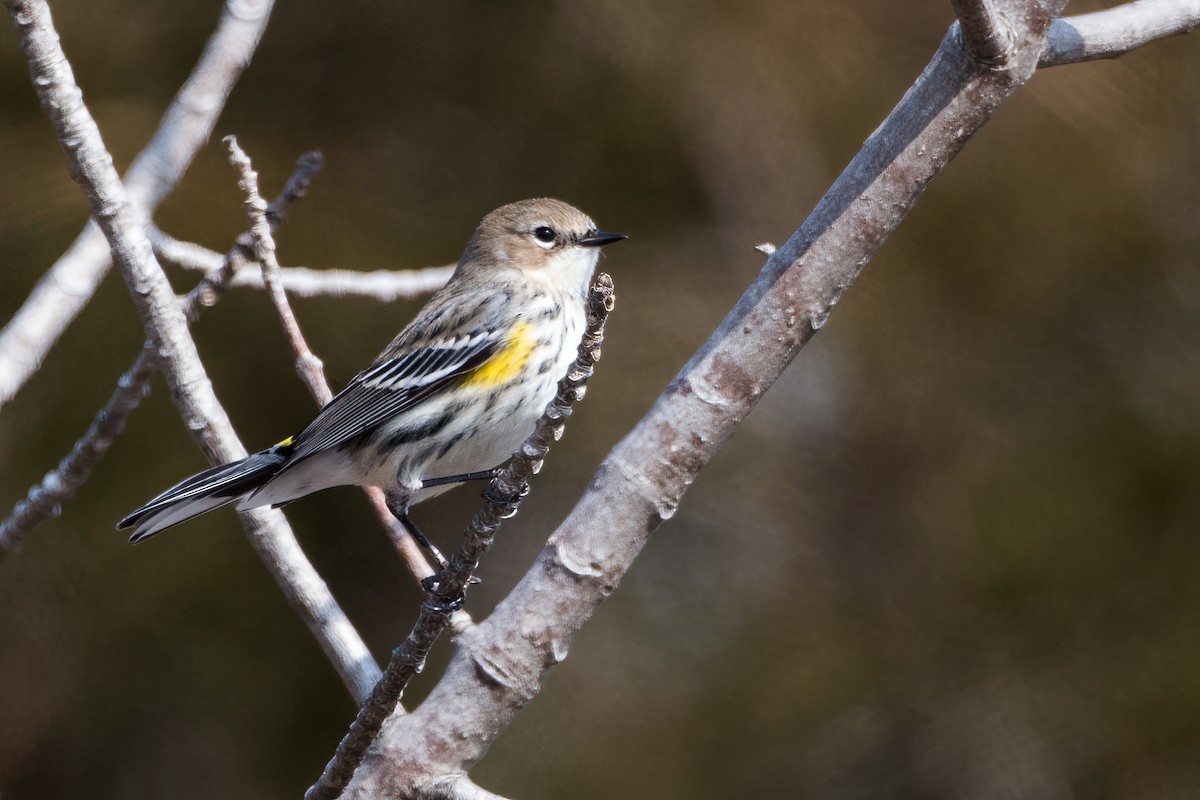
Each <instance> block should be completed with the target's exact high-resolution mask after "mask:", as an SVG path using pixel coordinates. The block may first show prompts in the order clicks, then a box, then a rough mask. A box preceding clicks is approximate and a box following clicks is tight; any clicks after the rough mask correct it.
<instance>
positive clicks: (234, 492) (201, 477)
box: [117, 447, 288, 542]
mask: <svg viewBox="0 0 1200 800" xmlns="http://www.w3.org/2000/svg"><path fill="white" fill-rule="evenodd" d="M287 461H288V458H287V455H286V452H281V448H278V447H272V448H270V449H268V450H263V451H262V452H260V453H254V454H253V455H250V456H246V457H245V458H243V459H242V460H241V461H234V462H233V463H231V464H222V465H221V466H219V467H213V468H212V469H206V470H204V471H203V472H198V473H196V474H195V475H193V476H192V477H190V478H188V479H187V480H185V481H182V482H181V483H178V484H176V485H175V486H172V487H171V488H170V489H167V490H166V491H165V492H163V493H162V494H160V495H159V496H158V497H156V498H154V499H153V500H151V501H150V502H149V503H146V505H144V506H142V507H141V508H139V509H138V510H137V511H134V512H133V513H132V514H130V515H129V516H128V517H126V518H125V519H123V520H121V521H120V522H118V523H117V529H118V530H124V529H126V528H133V529H134V531H133V535H132V536H130V537H129V541H131V542H140V541H142V540H143V539H145V538H147V537H150V536H153V535H154V534H156V533H158V532H159V531H162V530H165V529H167V528H169V527H171V526H172V525H178V524H179V523H180V522H184V521H185V520H189V519H191V518H192V517H196V516H199V515H201V514H203V513H205V512H206V511H212V510H213V509H214V508H220V507H221V506H226V505H229V504H230V503H234V502H237V501H238V500H240V499H241V498H243V497H245V496H246V495H247V494H249V493H250V492H253V491H254V490H255V489H258V488H259V487H261V486H262V485H263V484H265V483H266V482H267V481H269V480H271V478H273V477H275V476H276V475H278V474H279V471H280V470H282V469H283V467H284V465H285V464H287Z"/></svg>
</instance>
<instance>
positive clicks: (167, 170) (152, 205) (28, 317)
mask: <svg viewBox="0 0 1200 800" xmlns="http://www.w3.org/2000/svg"><path fill="white" fill-rule="evenodd" d="M273 5H274V0H227V2H226V3H225V6H224V8H223V9H222V11H221V17H220V20H219V21H218V22H217V27H216V29H215V30H214V31H213V34H212V36H211V37H210V38H209V40H208V42H207V44H206V45H205V47H204V52H203V54H202V55H201V56H200V60H199V61H198V62H197V63H196V67H195V68H194V69H193V70H192V73H191V75H189V76H188V79H187V81H186V82H185V83H184V84H183V86H182V87H180V89H179V92H178V93H177V94H176V95H175V98H174V99H173V100H172V101H171V105H170V106H169V107H168V108H167V111H166V113H165V114H164V115H163V119H162V122H160V123H159V127H158V130H157V131H156V132H155V134H154V138H152V139H151V140H150V143H149V144H148V145H147V146H146V149H145V150H143V151H142V152H141V153H140V154H139V155H138V157H137V158H136V159H134V162H133V164H132V165H130V167H129V170H128V171H127V172H126V173H125V178H124V180H125V188H126V191H127V192H128V193H129V198H130V200H131V202H133V203H134V204H135V205H136V206H138V207H139V208H140V209H141V213H143V214H144V215H145V216H146V217H149V216H151V215H152V214H153V213H154V210H155V209H156V208H158V206H159V204H160V203H161V202H162V201H163V199H164V198H165V197H166V196H167V195H168V194H169V193H170V192H171V190H172V189H174V188H175V185H176V184H177V183H178V182H179V179H180V178H181V177H182V176H183V173H184V172H185V171H186V170H187V168H188V166H189V165H190V164H191V162H192V159H193V158H194V157H195V155H196V152H197V151H198V150H199V149H200V147H201V146H203V144H204V143H205V142H206V141H208V137H209V135H210V134H211V133H212V129H213V126H214V125H215V124H216V121H217V118H218V117H219V116H220V115H221V111H222V109H223V108H224V107H225V101H226V100H227V99H228V97H229V93H230V92H231V91H232V90H233V87H234V84H236V83H237V80H238V78H239V77H240V76H241V74H242V71H243V70H244V69H245V68H246V65H247V64H249V63H250V58H251V56H253V54H254V51H255V49H256V48H257V46H258V42H259V39H260V38H261V37H262V34H263V31H264V30H265V29H266V26H267V20H268V19H269V17H270V14H271V7H272V6H273ZM111 264H112V258H111V256H110V254H109V250H108V244H107V242H106V241H105V239H104V236H103V235H102V234H101V232H100V230H99V228H97V227H96V225H95V223H93V222H89V223H88V224H87V226H85V227H84V229H83V232H82V233H80V234H79V236H78V238H76V240H75V242H74V243H73V244H72V245H71V246H70V248H68V249H67V252H65V253H64V254H63V255H62V257H61V258H59V259H58V261H57V262H55V264H54V265H53V266H52V267H51V268H50V269H49V270H48V271H47V272H46V274H45V275H44V276H43V277H42V278H41V280H40V281H39V282H38V284H37V286H36V287H35V288H34V290H33V292H32V293H31V294H30V296H29V298H28V299H27V300H26V301H25V303H24V305H23V306H22V307H21V308H20V310H18V311H17V313H16V314H15V315H14V316H13V318H12V319H11V320H10V321H9V322H8V324H7V325H5V327H4V329H3V330H0V408H2V407H3V406H4V404H5V403H7V402H8V401H9V400H11V399H12V398H13V396H15V395H16V393H17V392H18V391H19V390H20V388H21V386H23V385H24V383H25V381H27V380H29V377H30V376H31V375H32V374H33V373H34V372H35V371H36V370H37V368H38V365H39V364H40V363H41V362H42V359H43V358H45V356H46V353H48V352H49V351H50V348H51V347H53V346H54V343H55V342H56V341H58V337H59V336H60V335H61V334H62V332H63V331H64V330H65V329H66V327H67V326H68V325H69V324H70V323H71V321H72V320H74V319H75V317H76V316H77V315H78V314H79V312H80V311H81V310H82V309H83V307H84V306H85V305H87V302H88V301H89V300H90V299H91V297H92V294H93V293H94V292H95V290H96V287H97V286H98V285H99V283H100V281H101V279H103V278H104V276H105V275H106V274H107V273H108V268H109V266H110V265H111Z"/></svg>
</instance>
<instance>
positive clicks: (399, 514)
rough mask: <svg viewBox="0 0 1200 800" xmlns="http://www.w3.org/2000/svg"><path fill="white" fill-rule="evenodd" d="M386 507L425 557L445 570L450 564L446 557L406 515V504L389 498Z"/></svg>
mask: <svg viewBox="0 0 1200 800" xmlns="http://www.w3.org/2000/svg"><path fill="white" fill-rule="evenodd" d="M388 509H389V510H390V511H391V512H392V515H393V516H395V517H396V519H397V520H399V521H400V524H401V525H402V526H404V530H406V531H407V532H408V535H409V536H411V537H412V539H413V541H414V542H416V543H417V546H418V547H420V548H421V550H422V552H424V553H425V556H426V558H428V559H429V560H430V561H432V562H433V563H434V564H437V565H438V569H440V570H445V569H446V567H448V566H450V564H449V563H448V562H447V561H446V557H445V556H443V555H442V551H441V550H438V549H437V547H436V546H435V545H434V543H433V542H431V541H429V537H427V536H426V535H425V534H423V533H421V529H420V528H418V527H417V523H415V522H413V521H412V517H410V516H409V515H408V508H407V507H406V506H402V505H399V504H398V503H393V502H392V501H391V500H390V499H389V500H388Z"/></svg>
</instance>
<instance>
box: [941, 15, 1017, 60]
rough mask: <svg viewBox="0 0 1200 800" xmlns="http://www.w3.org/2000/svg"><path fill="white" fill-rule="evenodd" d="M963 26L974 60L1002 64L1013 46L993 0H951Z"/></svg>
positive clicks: (964, 35) (964, 37)
mask: <svg viewBox="0 0 1200 800" xmlns="http://www.w3.org/2000/svg"><path fill="white" fill-rule="evenodd" d="M950 4H951V5H953V6H954V13H955V14H956V15H957V16H958V21H959V24H960V25H961V26H962V33H963V39H965V40H966V43H967V48H968V49H969V50H970V51H971V55H973V56H975V60H976V61H978V62H979V63H980V64H982V65H984V66H985V67H990V68H996V67H1002V66H1004V64H1005V62H1006V61H1007V60H1008V55H1009V52H1010V50H1011V49H1012V42H1011V41H1010V40H1009V37H1008V35H1007V32H1006V30H1005V27H1004V21H1003V20H1002V19H1000V15H999V14H998V13H997V10H996V6H995V5H994V4H993V3H992V0H950Z"/></svg>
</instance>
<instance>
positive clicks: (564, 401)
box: [304, 273, 615, 800]
mask: <svg viewBox="0 0 1200 800" xmlns="http://www.w3.org/2000/svg"><path fill="white" fill-rule="evenodd" d="M614 301H615V294H614V289H613V282H612V278H611V277H609V276H608V275H607V274H604V273H600V274H599V275H597V276H596V280H595V281H594V282H593V283H592V287H591V290H590V291H589V293H588V311H587V329H586V331H585V332H584V335H583V339H582V341H581V342H580V343H579V352H578V355H577V356H576V358H575V361H574V362H573V363H572V364H571V367H570V369H568V370H567V374H566V375H564V376H563V378H562V379H561V380H560V381H559V382H558V393H557V394H556V395H555V397H554V399H553V400H551V401H550V403H549V404H548V405H547V406H546V411H545V413H544V414H543V415H542V417H541V419H539V420H538V422H537V425H536V427H535V428H534V431H533V433H531V434H530V435H529V437H528V438H527V439H526V440H525V442H524V444H522V445H521V449H520V450H518V451H517V452H516V453H515V454H514V455H513V457H512V459H511V460H510V461H509V462H508V464H507V465H506V466H505V467H504V469H502V470H501V471H500V473H499V474H498V475H497V476H496V477H495V478H493V479H492V481H491V483H489V484H488V487H487V489H486V490H484V493H483V498H484V505H483V508H482V509H480V510H479V511H478V512H476V514H475V516H474V517H473V518H472V519H471V524H470V526H468V528H467V530H466V533H465V534H464V535H463V543H462V545H461V546H460V547H459V548H458V549H457V550H456V551H455V552H454V554H453V555H451V557H450V563H449V566H448V567H447V569H446V570H445V571H444V572H442V573H440V574H439V575H438V576H437V583H436V584H435V585H434V586H433V588H432V589H431V590H430V591H429V595H428V597H426V599H425V602H423V603H422V604H421V610H420V613H419V615H418V617H417V621H416V623H415V624H414V625H413V628H412V631H411V632H410V633H409V634H408V638H407V639H405V640H404V642H403V643H402V644H401V645H400V646H399V647H397V648H396V649H395V650H394V651H393V652H392V659H391V661H390V662H389V663H388V666H387V669H386V670H384V673H383V679H382V680H381V681H380V682H379V684H378V685H377V686H376V687H375V690H374V691H373V692H371V697H370V699H369V700H368V701H367V702H366V703H365V704H364V705H363V707H362V708H361V709H360V710H359V712H358V717H357V718H356V719H355V720H354V723H353V724H352V725H351V726H350V732H349V733H347V734H346V736H345V737H344V738H343V739H342V741H341V742H340V743H339V744H338V747H337V751H336V752H335V754H334V756H333V759H332V760H331V761H330V762H329V764H328V765H326V767H325V771H324V772H323V773H322V774H321V777H320V778H319V779H318V780H317V782H316V783H315V784H314V785H313V786H312V787H311V788H309V790H308V792H306V793H305V795H304V797H305V800H333V798H336V797H338V796H339V795H340V794H341V793H342V790H343V789H344V788H345V787H346V784H347V783H348V782H349V781H350V778H351V777H352V776H353V775H354V770H355V769H357V768H358V765H359V764H360V763H361V761H362V759H363V755H364V754H365V753H366V751H367V748H368V747H370V745H371V742H372V741H373V740H374V739H375V736H376V735H377V734H378V732H379V729H380V727H381V726H382V725H383V721H384V720H385V719H387V717H388V715H389V714H391V713H392V711H393V709H394V708H395V707H396V705H397V703H399V701H400V697H401V696H402V695H403V694H404V689H405V687H406V686H407V685H408V682H409V681H410V680H412V678H413V676H414V675H416V674H417V673H418V672H420V671H421V668H422V667H423V666H424V664H425V659H426V658H427V657H428V655H429V651H430V650H431V649H432V647H433V643H434V642H435V641H437V638H438V637H439V636H440V635H441V633H442V631H444V630H445V629H446V627H447V625H448V624H449V621H450V615H451V613H452V611H453V610H454V609H455V608H457V607H458V606H459V605H460V604H461V603H462V600H463V598H464V596H465V594H466V590H467V586H468V584H469V583H470V580H471V577H472V575H474V573H475V570H476V569H477V568H478V567H479V559H480V558H481V557H482V556H483V554H484V553H486V552H487V551H488V549H489V548H490V547H491V546H492V541H493V540H494V539H495V536H496V532H497V531H498V530H499V529H500V524H501V522H502V521H503V520H506V519H510V518H512V517H513V516H515V515H516V513H517V509H518V506H519V505H520V502H521V499H522V498H523V497H525V495H526V494H528V493H529V480H530V478H532V477H533V476H534V475H536V474H537V473H538V472H539V471H540V470H541V468H542V463H543V462H544V460H545V458H546V455H547V454H548V453H549V452H550V445H551V444H553V443H554V442H556V441H558V440H559V439H560V438H561V437H562V433H563V429H564V427H565V426H566V420H567V417H569V416H570V415H571V409H572V406H573V405H574V404H575V402H576V401H578V400H580V399H581V398H582V397H583V395H584V392H585V391H586V386H587V382H588V379H589V378H591V376H592V371H593V369H594V368H595V366H596V362H597V361H599V360H600V348H601V346H602V345H603V344H604V323H605V321H606V320H607V319H608V314H609V312H611V311H612V309H613V303H614ZM457 777H458V778H465V776H461V775H459V776H457ZM436 783H437V786H438V787H439V791H440V792H441V793H440V794H438V793H434V792H433V791H430V792H428V793H422V794H421V795H420V796H422V797H424V796H430V797H432V796H446V797H457V796H463V797H466V796H479V795H478V794H474V793H473V792H474V790H478V791H479V792H483V791H484V790H482V789H479V788H478V787H476V786H475V785H474V784H471V783H469V781H468V782H466V783H461V784H458V783H456V784H455V785H457V786H458V787H459V788H460V789H462V791H463V792H465V793H467V794H462V795H459V794H457V793H454V794H445V791H446V790H447V789H448V788H450V786H449V785H448V784H446V782H445V781H444V780H439V781H438V782H436ZM428 788H429V789H430V790H432V789H433V786H432V785H431V786H430V787H428ZM485 796H490V797H494V795H491V794H490V793H486V792H485Z"/></svg>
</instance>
